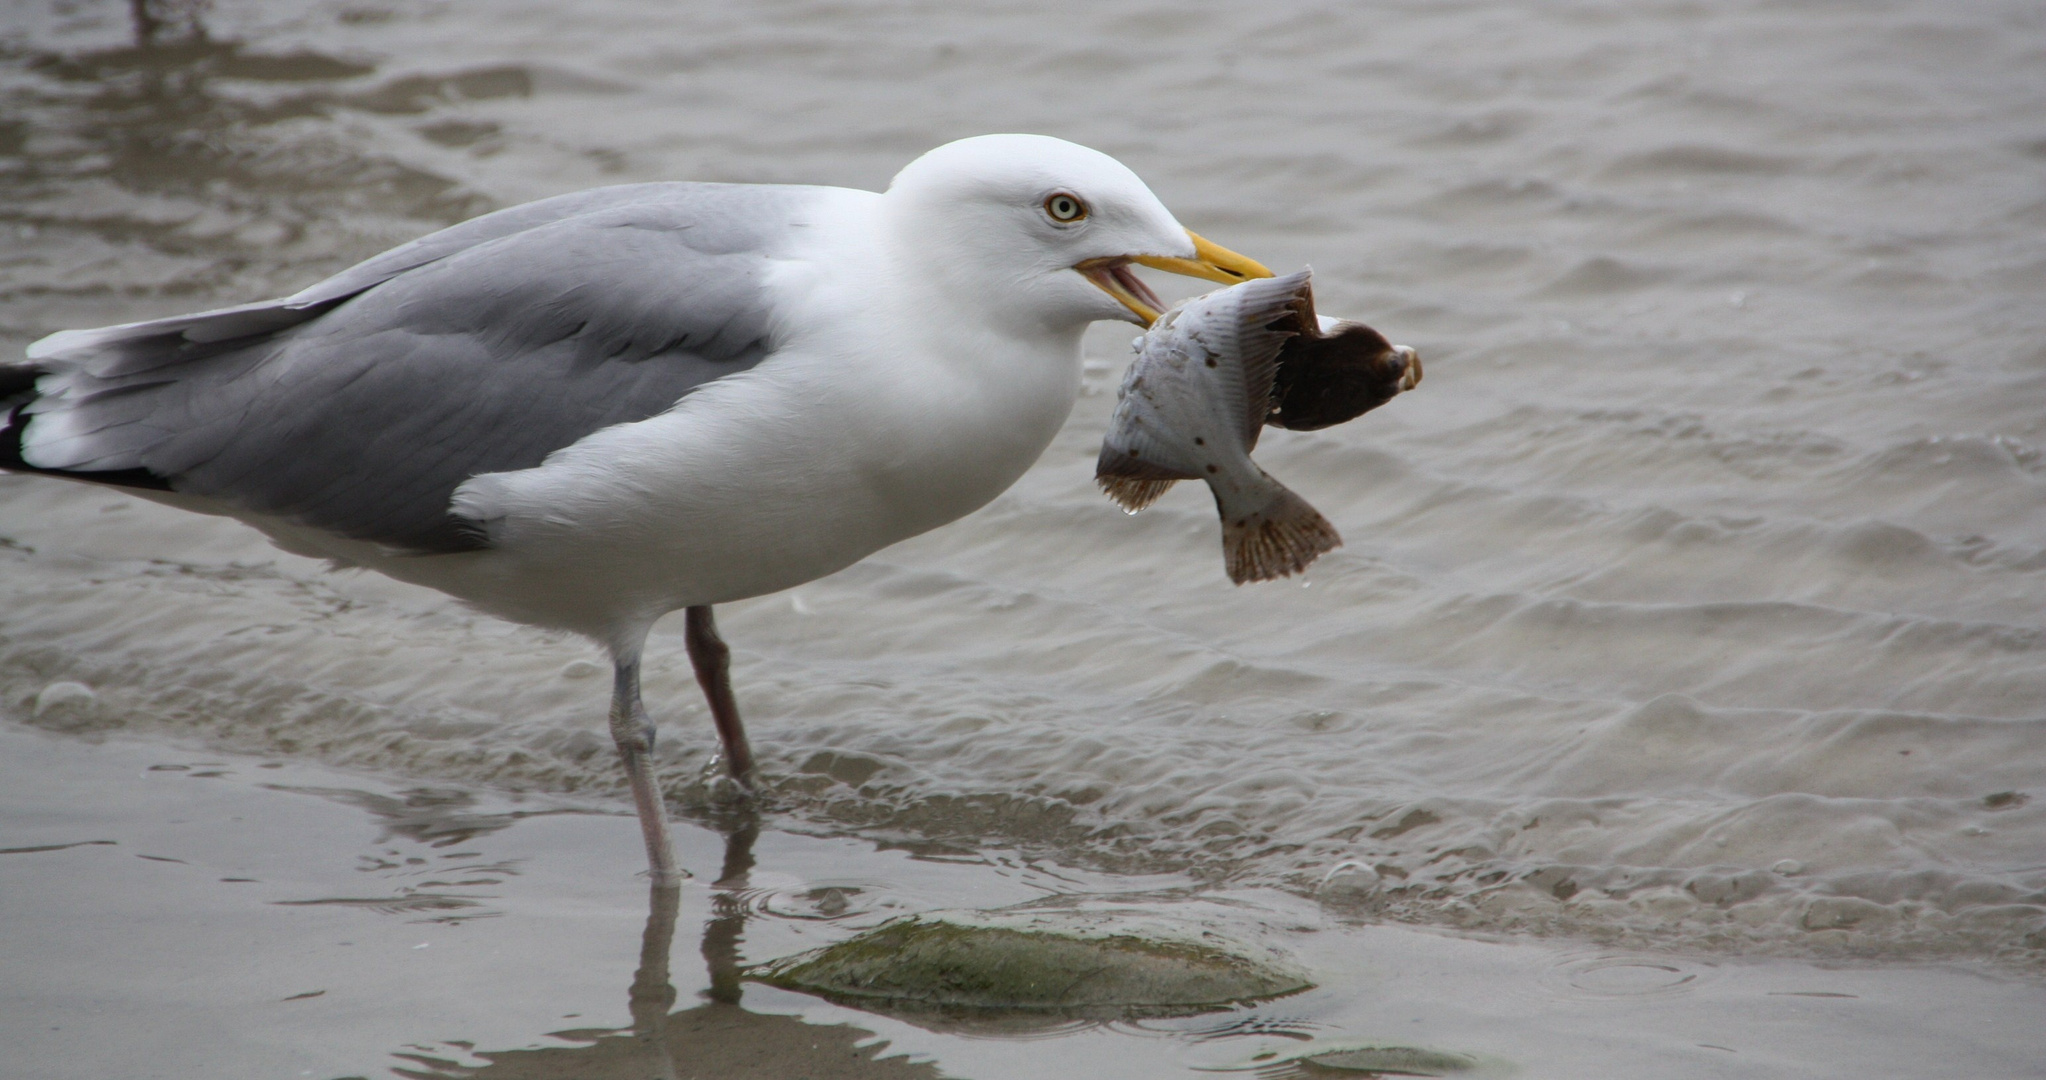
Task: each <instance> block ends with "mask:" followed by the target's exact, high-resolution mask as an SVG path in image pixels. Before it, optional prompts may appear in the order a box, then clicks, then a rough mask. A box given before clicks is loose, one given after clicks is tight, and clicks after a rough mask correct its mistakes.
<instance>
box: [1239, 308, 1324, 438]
mask: <svg viewBox="0 0 2046 1080" xmlns="http://www.w3.org/2000/svg"><path fill="white" fill-rule="evenodd" d="M1312 273H1313V272H1312V271H1309V270H1302V271H1300V272H1298V273H1295V274H1288V275H1286V276H1285V277H1278V278H1268V279H1264V280H1259V281H1251V282H1246V283H1244V284H1242V285H1237V286H1234V288H1235V289H1237V290H1240V295H1241V297H1242V307H1241V308H1239V309H1238V310H1237V325H1236V342H1235V344H1236V348H1235V352H1236V354H1237V357H1238V366H1239V368H1240V369H1241V370H1242V372H1243V401H1244V410H1243V446H1244V449H1245V450H1246V451H1249V450H1254V449H1256V448H1257V437H1258V434H1259V433H1260V432H1261V431H1263V430H1264V426H1265V418H1266V417H1268V416H1270V415H1271V412H1272V384H1273V383H1274V381H1275V380H1276V379H1277V378H1278V374H1279V352H1280V350H1282V349H1283V348H1284V347H1285V345H1286V342H1287V340H1288V339H1290V338H1292V337H1294V336H1295V335H1297V334H1299V333H1300V330H1301V327H1303V326H1304V325H1305V316H1303V315H1302V314H1301V312H1302V311H1309V312H1311V311H1313V310H1314V286H1313V284H1312V280H1311V278H1312Z"/></svg>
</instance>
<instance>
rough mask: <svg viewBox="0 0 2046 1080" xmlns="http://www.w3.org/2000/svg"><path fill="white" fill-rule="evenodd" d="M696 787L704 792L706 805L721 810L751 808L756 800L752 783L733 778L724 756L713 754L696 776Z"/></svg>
mask: <svg viewBox="0 0 2046 1080" xmlns="http://www.w3.org/2000/svg"><path fill="white" fill-rule="evenodd" d="M695 787H696V788H697V790H698V791H700V792H702V797H703V801H704V803H705V804H706V805H709V806H712V807H716V808H720V809H736V808H739V807H750V806H752V805H753V804H754V802H755V799H756V793H755V792H754V790H753V784H752V782H751V781H750V780H741V779H739V778H738V777H736V776H733V775H732V770H731V769H729V768H727V767H726V766H725V756H724V755H723V754H712V755H711V757H710V760H709V761H706V762H704V764H703V768H702V769H701V770H698V772H697V774H696V784H695Z"/></svg>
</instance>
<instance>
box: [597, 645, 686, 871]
mask: <svg viewBox="0 0 2046 1080" xmlns="http://www.w3.org/2000/svg"><path fill="white" fill-rule="evenodd" d="M611 739H612V741H613V742H616V743H617V744H618V756H619V758H620V759H621V760H623V761H624V762H625V775H626V778H627V779H628V780H630V781H631V782H632V805H633V807H634V808H635V809H637V810H638V811H639V828H640V832H641V833H643V834H644V835H645V837H646V859H647V868H648V871H649V873H651V874H652V876H653V880H654V885H655V887H656V888H658V887H661V886H667V885H674V884H676V883H678V882H680V881H681V880H682V871H681V868H680V867H678V866H677V865H676V864H675V845H674V844H673V843H671V842H669V840H668V808H667V806H666V805H665V804H664V803H663V801H662V799H661V789H660V786H659V785H658V784H656V783H655V782H654V760H653V758H654V722H653V720H651V719H649V718H648V717H647V714H646V707H645V706H643V705H641V704H640V700H639V658H638V657H637V656H635V657H632V658H631V659H629V660H627V659H620V660H619V661H618V663H617V669H616V679H615V681H614V682H613V684H612V692H611Z"/></svg>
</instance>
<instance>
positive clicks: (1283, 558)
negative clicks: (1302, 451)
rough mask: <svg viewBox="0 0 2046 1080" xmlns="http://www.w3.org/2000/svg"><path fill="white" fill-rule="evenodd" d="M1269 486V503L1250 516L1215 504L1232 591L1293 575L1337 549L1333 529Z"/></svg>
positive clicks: (1282, 491)
mask: <svg viewBox="0 0 2046 1080" xmlns="http://www.w3.org/2000/svg"><path fill="white" fill-rule="evenodd" d="M1267 479H1269V478H1267ZM1270 483H1271V486H1272V489H1273V494H1272V496H1271V498H1270V499H1269V500H1268V501H1267V502H1266V503H1265V504H1264V505H1263V506H1262V507H1259V508H1257V509H1255V510H1245V509H1244V508H1242V507H1237V506H1227V505H1222V500H1221V498H1220V497H1219V495H1218V496H1217V498H1216V503H1217V505H1218V506H1221V510H1222V557H1223V562H1224V564H1225V565H1226V566H1227V568H1228V570H1229V580H1231V581H1233V582H1235V583H1236V584H1238V585H1241V584H1243V583H1244V582H1247V581H1270V580H1272V579H1273V578H1282V577H1287V576H1289V575H1292V574H1297V573H1299V572H1301V571H1302V570H1305V569H1307V567H1308V564H1310V563H1312V562H1314V560H1315V559H1317V558H1320V557H1321V554H1322V553H1323V552H1325V551H1333V550H1335V549H1336V548H1338V547H1341V546H1342V543H1343V538H1342V536H1341V534H1339V533H1337V532H1336V527H1335V526H1334V525H1331V524H1329V520H1328V519H1327V518H1325V517H1322V516H1321V513H1320V512H1319V511H1317V510H1315V508H1314V507H1312V506H1309V505H1307V500H1306V499H1303V498H1301V497H1300V496H1298V495H1295V494H1293V493H1292V492H1291V491H1288V490H1287V489H1286V487H1285V486H1284V485H1282V484H1280V483H1279V482H1278V481H1276V480H1271V481H1270ZM1231 501H1234V500H1231ZM1232 510H1233V511H1236V512H1234V513H1232V512H1231V511H1232Z"/></svg>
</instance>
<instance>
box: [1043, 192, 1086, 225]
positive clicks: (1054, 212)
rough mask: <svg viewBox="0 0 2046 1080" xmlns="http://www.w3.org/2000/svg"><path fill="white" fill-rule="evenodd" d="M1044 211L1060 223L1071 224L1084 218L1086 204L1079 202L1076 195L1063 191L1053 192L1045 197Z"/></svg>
mask: <svg viewBox="0 0 2046 1080" xmlns="http://www.w3.org/2000/svg"><path fill="white" fill-rule="evenodd" d="M1044 213H1045V215H1046V216H1047V217H1049V218H1051V219H1052V220H1053V221H1056V222H1058V223H1059V224H1061V225H1071V224H1072V223H1074V222H1076V221H1084V220H1086V217H1087V204H1086V203H1084V202H1081V201H1080V197H1079V196H1078V195H1068V194H1066V193H1065V192H1063V191H1060V192H1054V193H1053V194H1051V195H1048V196H1046V197H1045V200H1044Z"/></svg>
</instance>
